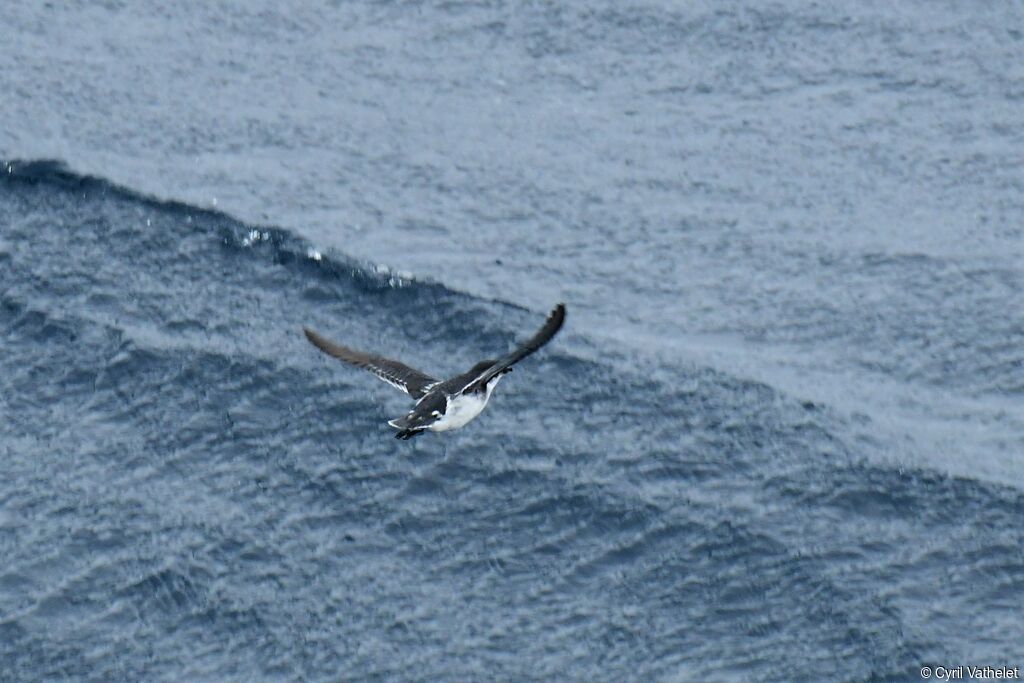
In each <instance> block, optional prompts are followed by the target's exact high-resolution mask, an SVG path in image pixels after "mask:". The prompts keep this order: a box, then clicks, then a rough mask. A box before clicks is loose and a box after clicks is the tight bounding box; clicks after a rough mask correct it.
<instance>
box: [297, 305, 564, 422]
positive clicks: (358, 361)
mask: <svg viewBox="0 0 1024 683" xmlns="http://www.w3.org/2000/svg"><path fill="white" fill-rule="evenodd" d="M563 322H565V305H564V304H558V305H557V306H555V307H554V308H553V309H552V310H551V313H549V314H548V319H547V320H546V321H544V326H543V327H541V328H540V330H539V331H538V332H537V334H535V335H533V338H532V339H530V340H529V341H526V342H524V343H523V344H521V345H520V346H519V348H517V349H516V350H515V351H512V352H511V353H509V354H508V355H506V356H503V357H501V358H499V359H497V360H493V359H491V360H482V361H480V362H479V363H477V364H476V365H474V366H473V367H472V369H470V371H469V372H464V373H462V374H461V375H456V376H455V377H452V378H451V379H446V380H443V381H442V380H438V379H435V378H433V377H431V376H429V375H426V374H424V373H422V372H420V371H419V370H414V369H412V368H410V367H409V366H408V365H405V364H404V363H399V362H398V361H397V360H391V359H390V358H384V357H382V356H377V355H374V354H372V353H363V352H362V351H356V350H355V349H350V348H348V347H347V346H342V345H341V344H335V343H333V342H330V341H328V340H326V339H324V338H323V337H321V336H320V335H319V334H317V333H316V332H314V331H313V330H311V329H309V328H306V327H304V328H302V331H303V332H305V333H306V338H307V339H309V341H310V343H312V344H313V346H315V347H317V348H318V349H320V350H321V351H323V352H324V353H326V354H327V355H329V356H334V357H335V358H337V359H338V360H341V361H345V362H346V363H349V364H351V365H355V366H356V367H360V368H365V369H366V370H369V371H370V372H372V373H373V374H375V375H377V377H379V378H381V379H382V380H384V381H385V382H387V383H388V384H390V385H391V386H393V387H397V388H399V389H401V390H402V391H404V392H405V393H407V394H409V395H410V396H412V397H413V398H414V399H416V405H415V406H414V407H413V409H412V410H410V411H409V413H408V414H407V415H405V416H404V417H398V418H395V419H394V420H390V421H389V422H388V424H389V425H391V426H392V427H394V428H395V429H397V430H398V433H397V434H395V438H398V439H411V438H412V437H414V436H416V435H417V434H419V433H420V432H422V431H424V430H427V429H429V430H430V431H432V432H444V431H447V430H449V429H458V428H459V427H462V426H464V425H465V424H466V423H468V422H469V421H470V420H472V419H473V418H474V417H476V416H477V415H479V414H480V412H481V411H482V410H483V409H484V406H486V405H487V399H489V398H490V397H491V392H492V391H494V387H495V386H497V384H498V380H500V379H501V378H502V376H504V375H505V374H506V373H509V372H512V366H513V365H515V364H516V363H518V362H519V361H521V360H522V359H524V358H526V357H527V356H529V355H530V354H531V353H533V352H534V351H536V350H537V349H539V348H540V347H542V346H544V345H545V344H547V343H548V342H549V341H551V338H552V337H554V336H555V333H557V332H558V330H559V329H561V327H562V323H563Z"/></svg>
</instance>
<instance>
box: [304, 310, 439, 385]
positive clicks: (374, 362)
mask: <svg viewBox="0 0 1024 683" xmlns="http://www.w3.org/2000/svg"><path fill="white" fill-rule="evenodd" d="M302 331H303V332H305V333H306V339H308V340H309V341H310V343H311V344H312V345H313V346H315V347H317V348H318V349H320V350H321V351H323V352H324V353H326V354H327V355H328V356H334V357H335V358H337V359H338V360H340V361H345V362H346V363H349V364H350V365H355V366H356V367H357V368H364V369H366V370H369V371H370V372H372V373H373V374H375V375H377V377H380V378H381V379H382V380H384V381H385V382H387V383H388V384H390V385H391V386H393V387H397V388H399V389H401V390H402V391H404V392H405V393H407V394H409V395H410V396H412V397H413V398H415V399H417V400H418V399H420V398H422V397H423V396H424V395H425V394H426V393H427V392H428V391H430V387H432V386H433V385H435V384H437V380H436V379H434V378H433V377H431V376H429V375H425V374H423V373H422V372H420V371H419V370H414V369H412V368H410V367H409V366H408V365H405V364H404V363H399V362H398V361H397V360H391V359H390V358H384V357H383V356H375V355H374V354H372V353H363V352H362V351H356V350H355V349H350V348H348V347H347V346H342V345H341V344H335V343H334V342H332V341H329V340H327V339H324V338H323V337H321V336H320V335H319V334H317V333H316V332H314V331H313V330H311V329H309V328H306V327H303V328H302Z"/></svg>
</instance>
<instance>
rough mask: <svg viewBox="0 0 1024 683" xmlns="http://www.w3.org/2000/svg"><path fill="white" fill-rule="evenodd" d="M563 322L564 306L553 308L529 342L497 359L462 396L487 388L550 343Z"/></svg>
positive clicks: (463, 391) (476, 378) (472, 381)
mask: <svg viewBox="0 0 1024 683" xmlns="http://www.w3.org/2000/svg"><path fill="white" fill-rule="evenodd" d="M564 322H565V304H558V305H557V306H555V307H554V308H553V309H552V310H551V312H550V313H548V319H547V320H545V321H544V326H543V327H541V328H540V330H539V331H538V332H537V334H535V335H533V338H532V339H530V340H529V341H526V342H523V344H521V345H520V346H519V348H517V349H516V350H515V351H513V352H512V353H510V354H508V355H507V356H504V357H503V358H499V359H498V360H497V361H496V362H495V363H494V365H492V366H491V367H489V368H487V369H486V370H484V371H483V372H482V373H481V374H479V375H478V376H477V377H475V378H474V379H472V380H471V381H470V382H469V384H467V385H466V388H465V389H463V390H462V393H464V394H470V393H473V392H474V391H479V390H481V389H483V388H484V387H486V386H487V383H488V382H489V381H491V379H492V378H494V377H496V376H497V375H499V374H501V373H502V372H504V371H505V370H506V369H507V368H510V367H512V366H513V365H515V364H516V363H518V362H519V361H521V360H522V359H524V358H526V357H527V356H529V355H530V354H531V353H533V352H534V351H536V350H537V349H539V348H540V347H542V346H544V345H545V344H547V343H548V342H549V341H551V338H552V337H554V336H555V334H556V333H557V332H558V330H560V329H562V323H564Z"/></svg>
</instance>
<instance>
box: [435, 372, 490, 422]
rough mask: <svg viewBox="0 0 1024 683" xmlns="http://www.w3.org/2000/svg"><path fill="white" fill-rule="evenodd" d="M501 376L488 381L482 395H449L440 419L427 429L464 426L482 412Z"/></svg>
mask: <svg viewBox="0 0 1024 683" xmlns="http://www.w3.org/2000/svg"><path fill="white" fill-rule="evenodd" d="M501 377H502V376H501V375H498V376H497V377H495V378H494V379H492V380H491V381H490V382H488V383H487V391H486V392H485V393H484V394H483V395H480V394H456V395H455V397H449V398H448V406H447V408H446V409H445V411H444V415H442V416H441V419H440V420H438V421H437V422H435V423H433V424H432V425H430V426H429V427H427V429H429V430H430V431H432V432H446V431H448V430H449V429H458V428H459V427H464V426H466V425H467V424H468V423H469V422H470V420H472V419H473V418H475V417H476V416H477V415H479V414H480V413H481V412H483V409H484V407H485V406H486V405H487V401H488V400H489V399H490V398H491V392H492V391H494V387H496V386H497V385H498V380H500V379H501Z"/></svg>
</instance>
